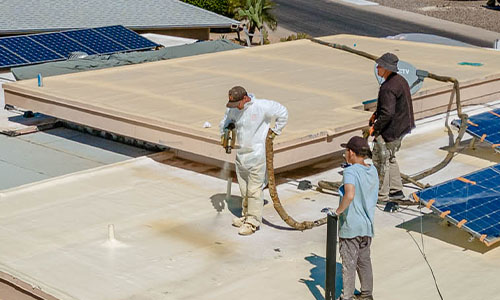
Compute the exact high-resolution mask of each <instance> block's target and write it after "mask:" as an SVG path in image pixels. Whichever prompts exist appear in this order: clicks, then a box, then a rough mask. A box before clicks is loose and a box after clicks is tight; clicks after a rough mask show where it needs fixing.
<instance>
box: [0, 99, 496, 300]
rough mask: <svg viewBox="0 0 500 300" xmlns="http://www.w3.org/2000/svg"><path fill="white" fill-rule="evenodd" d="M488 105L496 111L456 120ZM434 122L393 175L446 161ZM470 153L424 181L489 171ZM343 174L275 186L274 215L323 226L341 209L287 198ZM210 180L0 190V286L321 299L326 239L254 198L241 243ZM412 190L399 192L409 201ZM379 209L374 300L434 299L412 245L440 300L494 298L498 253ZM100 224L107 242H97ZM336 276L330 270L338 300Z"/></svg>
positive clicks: (183, 166)
mask: <svg viewBox="0 0 500 300" xmlns="http://www.w3.org/2000/svg"><path fill="white" fill-rule="evenodd" d="M491 106H494V107H500V102H496V103H489V104H488V105H485V106H484V107H479V109H477V108H476V107H474V108H466V109H465V113H469V114H474V113H477V112H479V111H481V110H483V111H484V109H485V108H486V109H491ZM444 118H445V116H444V115H439V116H437V117H434V118H427V119H425V120H421V121H418V122H417V128H416V129H415V131H414V132H412V134H410V135H408V136H407V137H406V138H405V140H404V143H403V147H402V149H401V151H400V152H398V161H399V164H400V168H401V171H402V172H405V173H408V174H414V173H418V172H420V171H422V170H423V169H426V168H429V167H432V166H434V165H435V164H436V163H437V162H439V161H441V160H442V159H443V158H444V156H445V155H446V151H442V150H438V149H440V148H441V147H443V146H445V145H448V134H447V132H445V130H443V129H444V125H443V121H444ZM451 118H456V115H455V114H452V115H451ZM465 143H467V141H464V144H465ZM476 146H477V149H476V150H475V151H471V150H467V151H465V150H464V151H461V152H459V153H457V154H456V156H455V158H454V159H453V160H452V161H451V163H450V164H449V165H447V166H446V167H445V168H444V169H443V170H442V171H440V172H438V173H435V174H433V175H432V176H429V177H427V178H425V179H424V180H423V182H424V183H430V184H436V183H439V182H443V181H445V180H447V179H451V178H454V177H456V176H461V175H464V174H467V173H470V172H472V171H475V170H478V169H481V168H484V167H487V166H490V165H492V164H494V163H495V162H494V161H496V162H499V161H500V158H499V156H498V155H493V156H491V157H490V158H485V156H483V155H484V154H485V153H489V154H494V152H493V150H492V149H491V147H489V146H486V147H484V148H482V147H481V144H477V145H476ZM491 158H492V159H491ZM341 170H342V169H341V168H340V167H338V162H337V163H335V162H330V161H327V162H322V163H320V164H317V165H314V166H313V167H308V168H304V169H302V170H301V171H300V172H290V173H288V174H285V178H287V180H286V183H284V184H280V185H279V186H278V193H279V196H280V199H281V201H282V203H283V205H284V207H285V209H286V210H287V211H288V212H289V214H290V215H291V216H293V217H294V218H295V219H296V220H299V221H302V220H313V219H317V218H319V217H322V216H323V215H322V213H320V210H321V209H322V208H323V207H336V206H337V205H338V197H337V196H332V195H331V194H324V193H319V192H317V191H315V190H306V191H301V190H298V189H297V183H296V181H294V180H302V179H307V180H310V181H312V182H313V183H316V182H317V181H318V180H332V181H335V180H339V179H340V178H341V175H339V171H341ZM219 172H220V170H218V169H214V168H212V167H210V166H205V165H200V164H194V163H191V162H187V161H184V162H183V161H182V160H178V159H176V158H174V157H173V156H172V155H171V154H169V153H161V154H155V155H153V156H149V157H141V158H135V159H132V160H128V161H124V162H120V163H117V164H114V165H108V166H104V167H100V168H96V169H92V170H86V171H82V172H79V173H75V174H70V175H65V176H61V177H58V178H54V179H49V180H46V181H44V182H40V183H34V184H30V185H25V186H23V187H18V188H14V189H9V190H3V191H1V192H0V240H1V241H2V242H1V243H0V274H1V273H2V272H4V273H7V274H10V275H11V276H13V277H15V278H17V279H19V280H22V281H24V282H26V283H28V284H29V285H31V286H33V287H35V289H41V290H42V291H43V292H45V293H48V294H50V295H52V296H54V297H56V298H57V299H60V300H63V299H64V300H67V299H68V300H69V299H95V300H101V299H102V300H114V299H134V298H137V299H151V300H153V299H165V298H168V299H221V300H224V299H228V300H229V299H231V300H232V299H235V298H239V299H244V300H246V299H256V298H257V299H290V300H299V299H300V300H303V299H320V298H322V295H324V283H325V273H324V271H325V243H326V226H321V227H318V228H314V229H312V230H306V231H303V232H301V231H294V230H288V228H287V226H286V224H285V223H284V222H283V221H282V220H281V219H280V217H279V216H278V214H277V213H276V212H275V210H274V208H273V206H272V203H270V198H269V194H268V192H265V193H264V198H265V199H267V202H268V204H266V205H265V207H264V214H263V216H264V219H265V222H264V224H263V226H262V228H261V229H260V230H259V231H258V232H257V233H256V234H254V235H252V236H247V237H242V236H238V234H237V229H236V228H234V227H232V226H231V219H232V218H233V217H234V216H239V214H240V212H241V198H240V197H239V191H238V187H237V184H236V183H235V182H234V183H233V184H232V196H231V197H230V198H229V200H225V199H226V194H225V191H226V179H225V176H224V175H223V173H219ZM282 179H284V178H282ZM413 191H414V189H413V188H410V187H408V186H406V187H405V193H406V194H408V193H411V192H413ZM382 209H383V207H379V209H377V210H376V211H375V234H376V235H375V238H374V240H373V243H372V247H371V257H372V262H373V270H374V271H373V272H374V297H375V298H377V299H384V300H396V299H402V298H403V299H407V300H420V299H434V298H437V297H438V295H437V291H436V289H435V285H434V281H433V278H432V275H431V273H430V270H429V268H428V266H427V264H426V262H425V260H424V259H423V258H422V255H421V253H420V251H419V248H418V247H417V244H419V246H420V248H421V249H423V251H424V252H425V254H426V259H427V260H428V262H429V264H430V265H431V266H432V269H433V272H434V275H435V276H436V280H437V284H438V286H439V289H440V290H441V293H442V294H443V296H444V298H445V299H448V298H452V299H469V298H470V299H474V298H477V295H481V297H483V298H489V299H495V298H496V297H497V296H498V294H499V293H500V286H499V285H498V283H497V280H496V279H497V277H498V269H499V268H500V259H499V258H500V251H499V248H498V247H496V246H492V247H490V248H488V247H486V246H485V245H484V244H482V243H481V242H479V241H478V240H472V241H469V238H470V235H469V234H467V233H466V232H465V231H463V230H460V229H457V228H456V227H454V226H443V225H442V224H441V223H442V220H443V219H441V218H439V217H438V216H435V215H433V214H430V211H429V210H427V209H426V208H425V207H424V208H422V210H421V211H420V210H419V209H418V208H416V207H406V208H403V207H402V208H401V209H400V210H399V211H398V212H395V213H385V212H383V211H382ZM111 224H112V225H113V227H114V236H115V240H109V238H108V236H109V235H108V226H109V225H111ZM421 228H423V231H422V235H421ZM422 243H424V244H423V245H422ZM497 246H498V245H497ZM340 263H341V261H340V259H339V258H337V266H338V269H337V270H339V271H338V272H337V278H336V282H337V283H338V284H337V287H338V291H337V296H338V295H339V292H340V288H341V283H340V282H341V277H340V273H339V272H340V269H341V266H340ZM471 274H479V275H478V276H471ZM358 287H359V284H358Z"/></svg>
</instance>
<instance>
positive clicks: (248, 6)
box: [235, 0, 278, 42]
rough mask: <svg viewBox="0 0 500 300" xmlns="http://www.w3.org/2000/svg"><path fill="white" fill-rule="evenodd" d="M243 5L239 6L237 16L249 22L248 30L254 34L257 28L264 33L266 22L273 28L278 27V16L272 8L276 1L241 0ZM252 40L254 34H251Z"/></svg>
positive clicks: (240, 2) (238, 18)
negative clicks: (272, 11)
mask: <svg viewBox="0 0 500 300" xmlns="http://www.w3.org/2000/svg"><path fill="white" fill-rule="evenodd" d="M238 2H239V4H240V5H241V6H239V7H237V8H236V9H237V12H236V16H235V18H236V19H237V20H245V21H247V22H248V32H249V33H250V34H254V33H255V30H256V29H258V30H259V31H260V32H261V33H263V30H265V29H264V24H265V25H267V26H268V27H269V29H271V30H273V31H274V30H276V27H278V21H277V20H276V17H275V16H274V15H273V14H272V13H271V9H272V8H273V7H274V6H275V3H274V2H273V1H271V0H246V1H245V0H239V1H238ZM251 41H252V36H251V35H250V42H251Z"/></svg>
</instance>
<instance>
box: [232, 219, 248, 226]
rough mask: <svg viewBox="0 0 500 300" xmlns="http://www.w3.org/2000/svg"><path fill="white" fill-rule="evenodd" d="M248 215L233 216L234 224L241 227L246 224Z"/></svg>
mask: <svg viewBox="0 0 500 300" xmlns="http://www.w3.org/2000/svg"><path fill="white" fill-rule="evenodd" d="M245 220H246V217H241V218H233V226H234V227H241V225H243V224H245Z"/></svg>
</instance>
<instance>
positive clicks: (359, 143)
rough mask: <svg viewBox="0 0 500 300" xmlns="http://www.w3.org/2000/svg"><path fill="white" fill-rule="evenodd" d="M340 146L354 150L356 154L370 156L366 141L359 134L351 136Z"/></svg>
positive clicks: (370, 152)
mask: <svg viewBox="0 0 500 300" xmlns="http://www.w3.org/2000/svg"><path fill="white" fill-rule="evenodd" d="M340 146H341V147H342V148H347V149H350V150H352V151H354V153H356V154H357V155H358V156H365V157H369V158H371V157H372V151H371V150H370V146H369V145H368V141H367V140H365V139H364V138H362V137H360V136H353V137H352V138H351V139H350V140H349V142H347V144H345V143H344V144H340Z"/></svg>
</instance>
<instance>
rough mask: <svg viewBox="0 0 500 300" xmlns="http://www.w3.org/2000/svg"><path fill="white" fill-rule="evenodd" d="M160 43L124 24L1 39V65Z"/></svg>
mask: <svg viewBox="0 0 500 300" xmlns="http://www.w3.org/2000/svg"><path fill="white" fill-rule="evenodd" d="M157 46H159V45H158V44H155V43H153V42H151V41H150V40H148V39H146V38H144V37H142V36H140V35H138V34H137V33H135V32H133V31H132V30H129V29H127V28H125V27H123V26H121V25H117V26H108V27H100V28H93V29H92V28H91V29H81V30H69V31H63V32H53V33H43V34H32V35H23V36H15V37H4V38H0V68H6V67H12V66H22V65H29V64H35V63H40V62H49V61H56V60H64V59H67V58H68V57H69V56H70V53H71V52H85V53H87V54H89V55H92V54H112V53H116V52H125V51H134V50H146V49H153V48H155V47H157Z"/></svg>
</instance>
